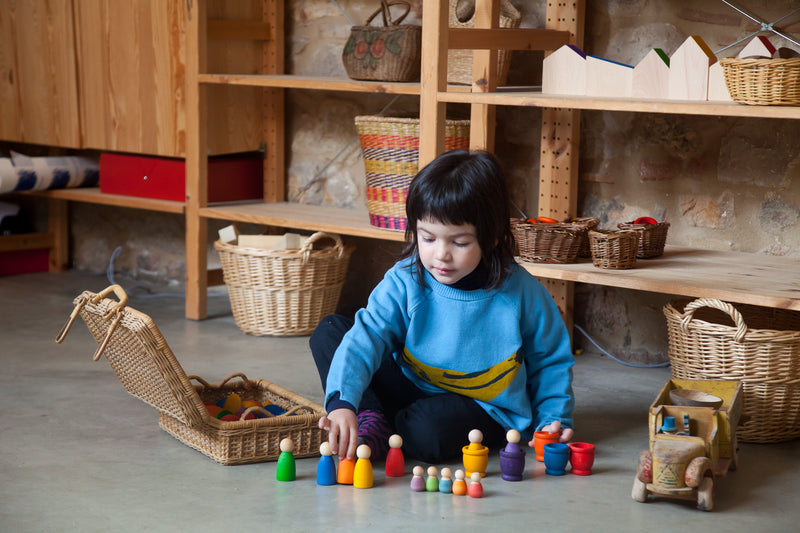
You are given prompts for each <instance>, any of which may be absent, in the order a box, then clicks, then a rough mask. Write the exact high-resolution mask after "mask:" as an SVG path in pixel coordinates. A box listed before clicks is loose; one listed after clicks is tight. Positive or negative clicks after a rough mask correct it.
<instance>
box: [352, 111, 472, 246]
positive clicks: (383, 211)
mask: <svg viewBox="0 0 800 533" xmlns="http://www.w3.org/2000/svg"><path fill="white" fill-rule="evenodd" d="M355 123H356V129H357V130H358V138H359V141H360V142H361V154H362V156H363V158H364V170H365V171H366V179H367V190H366V195H367V211H368V212H369V222H370V224H371V225H373V226H376V227H378V228H384V229H393V230H403V231H405V229H406V225H407V220H406V198H407V197H408V186H409V185H410V184H411V180H412V179H414V176H416V175H417V172H418V170H419V118H403V117H383V116H377V115H366V116H357V117H356V118H355ZM469 123H470V122H469V120H447V121H445V140H444V145H445V150H446V151H447V150H454V149H456V148H461V149H467V148H469Z"/></svg>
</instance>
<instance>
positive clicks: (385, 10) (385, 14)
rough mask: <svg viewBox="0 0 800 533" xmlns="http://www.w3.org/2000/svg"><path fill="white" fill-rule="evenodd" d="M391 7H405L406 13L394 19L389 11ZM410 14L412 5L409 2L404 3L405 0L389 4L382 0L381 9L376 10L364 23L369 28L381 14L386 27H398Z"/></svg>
mask: <svg viewBox="0 0 800 533" xmlns="http://www.w3.org/2000/svg"><path fill="white" fill-rule="evenodd" d="M389 6H405V8H406V10H405V12H404V13H403V14H402V15H400V16H399V17H397V18H396V19H392V13H391V11H390V10H389ZM409 12H411V4H409V3H408V2H404V1H403V0H394V2H389V1H387V0H381V7H379V8H378V9H376V10H375V12H374V13H373V14H372V15H370V16H369V17H368V18H367V22H366V23H364V25H365V26H369V25H370V23H371V22H372V19H374V18H375V17H377V16H378V14H379V13H380V14H381V18H383V25H384V26H398V25H399V24H400V23H401V22H403V20H404V19H405V18H406V16H408V14H409Z"/></svg>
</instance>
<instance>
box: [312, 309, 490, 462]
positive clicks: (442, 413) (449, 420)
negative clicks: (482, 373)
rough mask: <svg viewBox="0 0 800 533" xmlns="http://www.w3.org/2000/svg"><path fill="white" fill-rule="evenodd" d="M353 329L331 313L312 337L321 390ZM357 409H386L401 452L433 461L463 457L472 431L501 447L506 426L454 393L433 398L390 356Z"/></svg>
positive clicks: (388, 354) (385, 356)
mask: <svg viewBox="0 0 800 533" xmlns="http://www.w3.org/2000/svg"><path fill="white" fill-rule="evenodd" d="M352 326H353V321H352V320H351V319H349V318H347V317H344V316H341V315H329V316H327V317H325V318H324V319H322V321H321V322H320V323H319V325H318V326H317V328H316V330H315V331H314V333H313V334H312V335H311V338H310V340H309V345H310V347H311V354H312V355H313V356H314V362H315V363H316V365H317V370H318V371H319V377H320V380H321V381H322V388H323V390H324V389H325V387H326V383H327V380H328V370H329V369H330V366H331V361H332V360H333V354H334V353H335V352H336V348H338V346H339V344H340V343H341V342H342V337H343V336H344V334H345V333H347V332H348V331H349V330H350V328H351V327H352ZM356 407H357V408H358V409H374V410H379V411H383V413H384V414H385V415H386V418H387V419H388V420H389V423H391V424H392V425H393V426H394V429H395V431H396V432H397V433H398V434H399V435H400V436H401V437H403V454H404V455H408V456H411V457H415V458H417V459H421V460H423V461H425V462H429V463H436V462H441V461H443V460H447V459H454V458H457V457H459V456H460V454H461V447H462V446H465V445H467V444H469V439H468V437H467V435H468V434H469V432H470V431H471V430H473V429H480V430H481V431H482V432H483V435H484V438H483V444H484V445H486V446H489V447H493V448H497V447H499V446H502V445H504V443H505V430H504V429H503V427H502V426H501V425H500V424H498V423H497V422H496V421H495V420H494V419H493V418H492V417H490V416H489V414H488V413H487V412H486V411H484V410H483V408H482V407H481V406H480V405H478V403H477V402H475V400H473V399H472V398H468V397H466V396H461V395H460V394H455V393H452V392H445V393H440V394H431V393H428V392H425V391H423V390H421V389H419V388H418V387H417V386H416V385H414V384H413V383H412V382H411V381H410V380H409V379H408V378H406V377H405V375H403V373H402V371H401V370H400V367H399V366H398V364H397V362H396V361H395V360H394V357H393V356H392V354H391V353H385V354H382V363H381V366H380V368H379V369H378V371H377V372H376V373H375V375H374V376H373V377H372V382H371V383H370V385H369V387H368V388H367V390H365V391H364V394H363V396H362V399H361V404H360V405H358V406H356Z"/></svg>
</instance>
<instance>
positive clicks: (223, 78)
mask: <svg viewBox="0 0 800 533" xmlns="http://www.w3.org/2000/svg"><path fill="white" fill-rule="evenodd" d="M199 81H200V83H206V84H213V85H244V86H248V87H280V88H284V89H307V90H320V91H322V90H324V91H342V92H359V93H386V94H408V95H412V96H419V94H420V84H419V83H416V82H386V81H358V80H351V79H349V78H336V77H331V76H294V75H290V74H285V75H264V74H201V75H200V77H199ZM467 90H468V89H467V88H463V87H462V88H461V91H462V92H463V91H467Z"/></svg>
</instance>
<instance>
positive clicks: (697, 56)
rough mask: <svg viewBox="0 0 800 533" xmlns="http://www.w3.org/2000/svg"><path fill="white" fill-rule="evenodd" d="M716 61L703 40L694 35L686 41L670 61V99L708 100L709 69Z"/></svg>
mask: <svg viewBox="0 0 800 533" xmlns="http://www.w3.org/2000/svg"><path fill="white" fill-rule="evenodd" d="M716 61H717V58H716V57H715V56H714V52H712V51H711V49H710V48H709V47H708V45H707V44H706V43H705V41H703V39H702V38H700V37H699V36H697V35H692V36H691V37H689V38H688V39H686V40H685V41H684V42H683V44H682V45H680V46H679V47H678V49H677V50H676V51H675V53H674V54H672V56H671V57H670V60H669V97H670V99H672V100H707V99H708V69H709V67H710V66H711V65H713V64H714V63H715V62H716Z"/></svg>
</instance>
